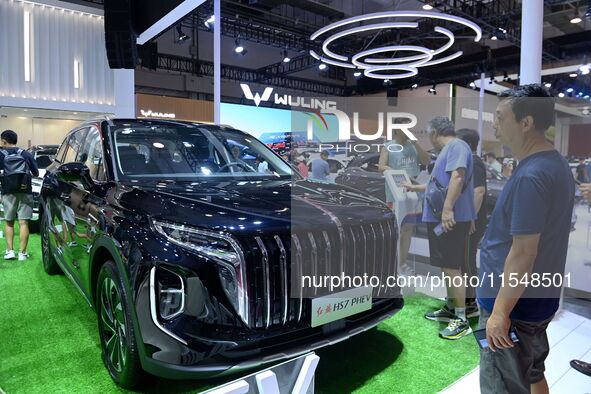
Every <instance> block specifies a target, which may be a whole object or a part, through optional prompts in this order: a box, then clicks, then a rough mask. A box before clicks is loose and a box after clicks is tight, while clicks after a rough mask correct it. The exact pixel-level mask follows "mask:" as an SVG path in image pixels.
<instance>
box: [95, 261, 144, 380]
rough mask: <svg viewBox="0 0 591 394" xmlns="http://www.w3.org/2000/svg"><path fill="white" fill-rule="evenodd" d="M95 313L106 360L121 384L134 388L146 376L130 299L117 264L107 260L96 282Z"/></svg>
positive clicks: (103, 356) (108, 368)
mask: <svg viewBox="0 0 591 394" xmlns="http://www.w3.org/2000/svg"><path fill="white" fill-rule="evenodd" d="M95 304H96V313H97V320H98V330H99V337H100V341H101V349H102V358H103V362H104V363H105V366H106V368H107V370H108V371H109V374H110V375H111V378H112V379H113V380H114V381H115V383H117V384H118V385H119V386H120V387H122V388H125V389H130V388H133V387H135V386H136V385H137V384H138V383H139V381H140V380H141V378H142V376H143V373H144V372H143V370H142V366H141V362H140V355H139V350H138V346H137V342H136V338H135V330H134V327H133V323H132V322H133V320H132V318H131V313H130V310H131V309H130V302H129V298H128V296H127V293H126V292H125V287H124V285H123V280H122V278H121V274H120V273H119V270H118V269H117V266H116V265H115V263H114V262H113V261H111V260H109V261H107V262H106V263H105V264H104V265H103V266H102V267H101V270H100V272H99V276H98V280H97V284H96V302H95Z"/></svg>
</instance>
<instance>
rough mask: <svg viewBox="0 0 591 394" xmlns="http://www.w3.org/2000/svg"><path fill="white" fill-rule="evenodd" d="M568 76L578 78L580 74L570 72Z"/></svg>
mask: <svg viewBox="0 0 591 394" xmlns="http://www.w3.org/2000/svg"><path fill="white" fill-rule="evenodd" d="M568 76H569V77H571V78H576V77H578V76H579V74H577V73H570V74H568Z"/></svg>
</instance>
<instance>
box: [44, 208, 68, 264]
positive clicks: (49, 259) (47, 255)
mask: <svg viewBox="0 0 591 394" xmlns="http://www.w3.org/2000/svg"><path fill="white" fill-rule="evenodd" d="M41 252H42V254H43V269H44V270H45V272H46V273H48V274H49V275H57V274H62V273H63V271H62V269H61V268H60V266H59V265H58V263H57V261H56V260H55V257H53V252H52V251H51V244H50V241H49V223H48V222H47V218H46V217H45V215H43V216H42V218H41Z"/></svg>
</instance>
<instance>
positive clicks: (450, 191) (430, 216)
mask: <svg viewBox="0 0 591 394" xmlns="http://www.w3.org/2000/svg"><path fill="white" fill-rule="evenodd" d="M427 131H428V132H429V137H430V139H431V143H432V144H433V147H434V148H435V149H437V150H439V151H440V153H439V156H438V157H437V160H436V162H435V166H434V167H433V172H432V174H431V179H430V180H429V183H428V184H427V185H426V186H425V185H418V186H417V185H407V186H408V189H409V190H411V191H425V201H424V203H423V222H425V223H427V229H428V234H429V254H430V261H431V265H433V266H435V267H439V268H441V270H442V272H443V274H444V275H445V276H446V277H448V278H450V279H451V280H446V282H445V284H446V286H447V304H446V305H444V306H443V307H442V308H441V309H439V310H436V311H433V312H429V313H427V314H425V318H426V319H429V320H433V321H440V322H447V323H448V326H447V327H446V328H445V329H443V330H441V331H440V332H439V336H440V337H442V338H445V339H460V338H462V337H463V336H465V335H468V334H470V333H472V329H471V328H470V324H469V322H468V319H467V317H466V283H465V281H463V278H462V275H463V273H464V272H465V270H466V264H467V263H466V256H467V254H468V253H467V252H468V238H469V234H470V230H471V227H472V222H473V221H474V220H475V219H476V211H475V208H474V186H473V162H472V151H471V150H470V147H469V146H468V144H466V143H465V142H464V141H462V140H460V139H458V138H456V132H455V128H454V124H453V123H452V122H451V121H450V120H449V119H448V118H445V117H436V118H434V119H432V120H431V121H430V122H429V124H428V126H427ZM442 189H444V190H442ZM435 205H438V206H435ZM438 230H441V232H438ZM454 278H455V279H454ZM458 284H459V286H458Z"/></svg>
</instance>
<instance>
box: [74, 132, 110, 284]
mask: <svg viewBox="0 0 591 394" xmlns="http://www.w3.org/2000/svg"><path fill="white" fill-rule="evenodd" d="M77 161H78V162H80V163H83V164H84V165H86V166H87V167H88V169H89V174H90V177H91V178H92V180H93V182H94V185H93V186H92V187H89V186H84V185H82V184H81V183H79V182H76V183H74V184H72V189H71V195H70V207H71V209H72V211H73V212H74V218H75V221H76V227H75V231H74V232H73V233H72V238H73V240H74V245H73V246H72V247H71V248H70V250H71V252H72V255H73V264H74V266H75V268H76V269H77V271H78V272H79V276H80V278H81V280H82V283H83V284H84V290H85V291H87V292H88V294H90V291H91V288H90V286H89V284H90V279H91V278H90V277H89V275H90V269H89V265H90V261H89V260H90V250H91V248H92V245H93V241H94V238H95V237H96V235H97V233H98V231H99V230H100V229H99V228H100V225H99V220H100V212H99V209H100V207H101V206H102V205H103V204H104V197H105V195H104V190H105V189H104V187H103V186H104V185H105V181H106V175H105V169H104V154H103V147H102V139H101V135H100V131H99V129H98V128H97V127H95V126H91V127H90V128H89V130H88V133H87V134H86V138H85V140H84V145H83V146H82V148H81V149H80V152H79V154H78V157H77Z"/></svg>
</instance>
